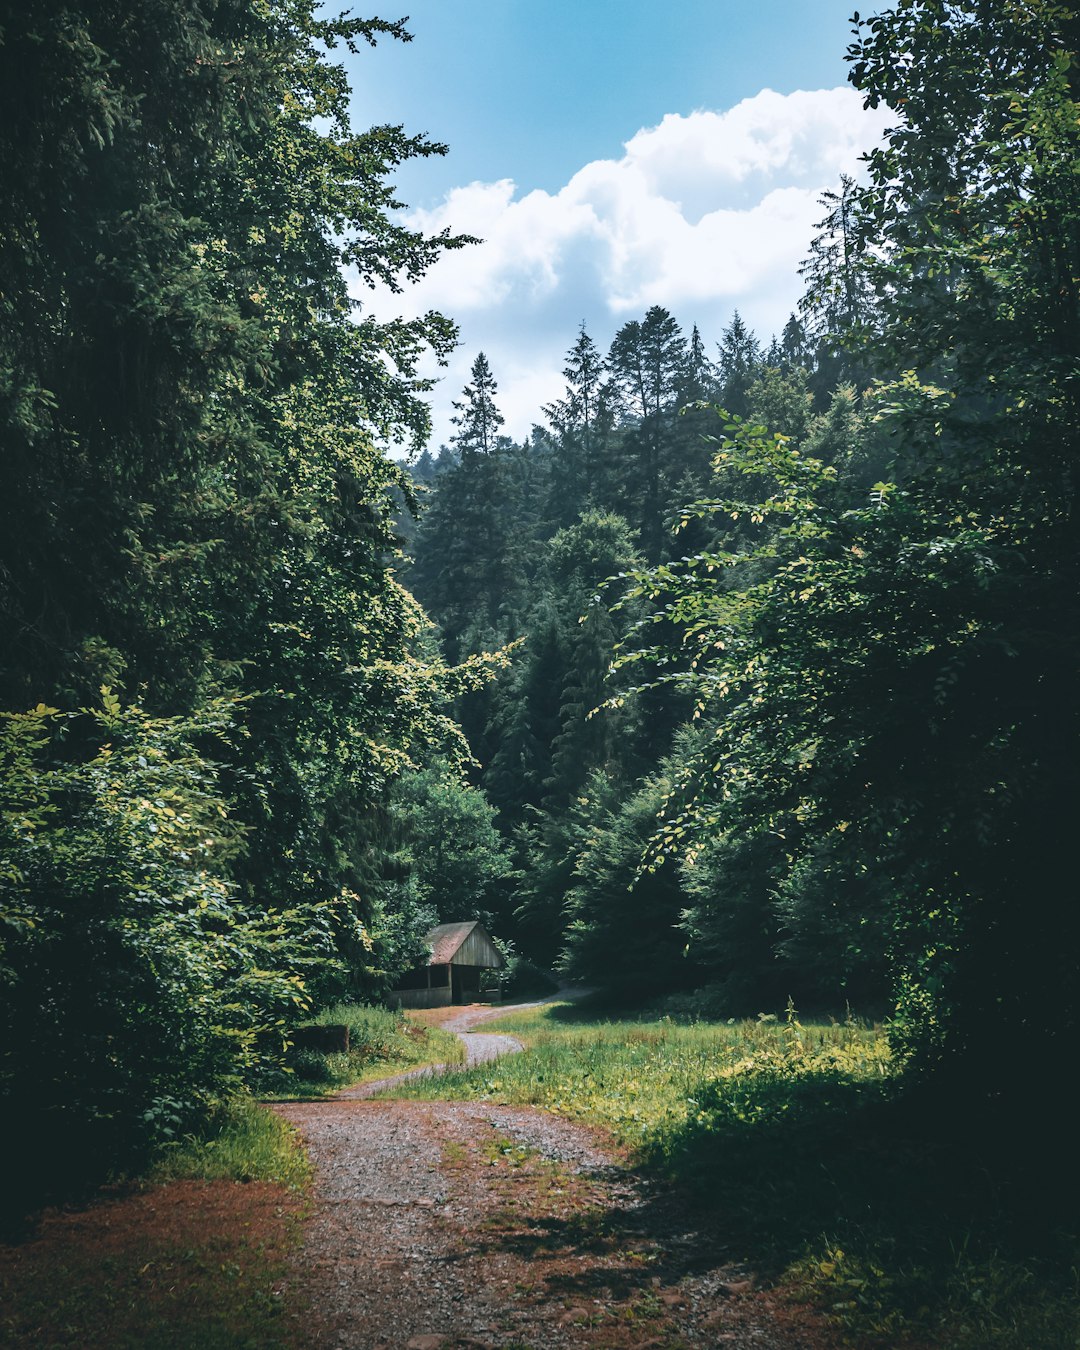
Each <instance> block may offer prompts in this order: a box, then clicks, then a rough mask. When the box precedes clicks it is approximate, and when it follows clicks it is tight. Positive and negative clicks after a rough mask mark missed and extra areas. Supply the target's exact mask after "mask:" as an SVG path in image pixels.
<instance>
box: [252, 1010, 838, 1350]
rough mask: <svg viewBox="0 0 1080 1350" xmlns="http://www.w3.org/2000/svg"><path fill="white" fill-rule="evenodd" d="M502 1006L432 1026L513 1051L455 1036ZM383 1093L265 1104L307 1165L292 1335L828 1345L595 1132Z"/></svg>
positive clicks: (447, 1348) (365, 1343) (517, 1347)
mask: <svg viewBox="0 0 1080 1350" xmlns="http://www.w3.org/2000/svg"><path fill="white" fill-rule="evenodd" d="M515 1010H516V1009H515ZM509 1011H511V1009H510V1008H508V1007H497V1008H467V1009H463V1010H462V1011H461V1012H460V1013H455V1014H453V1015H452V1016H451V1017H450V1018H449V1019H448V1020H447V1021H444V1022H443V1023H442V1025H443V1026H444V1027H445V1028H446V1029H448V1030H454V1031H456V1032H457V1033H458V1034H459V1035H461V1036H462V1038H463V1039H466V1043H467V1045H468V1047H469V1053H470V1055H475V1056H476V1057H478V1062H484V1061H486V1060H487V1059H489V1058H492V1057H493V1056H495V1055H497V1054H500V1053H506V1052H507V1051H512V1050H518V1049H520V1048H521V1047H520V1043H518V1042H516V1041H515V1040H514V1039H513V1038H512V1037H508V1036H501V1035H495V1034H492V1033H482V1032H479V1033H478V1032H474V1031H473V1030H472V1028H474V1027H476V1026H477V1025H480V1024H481V1023H483V1022H484V1021H487V1020H488V1019H490V1018H492V1017H498V1016H501V1015H502V1014H503V1013H505V1012H509ZM426 1072H431V1070H426ZM402 1076H404V1075H402ZM410 1076H411V1075H410ZM388 1081H397V1080H396V1079H395V1080H388ZM383 1086H387V1082H383V1083H381V1084H371V1083H368V1084H365V1085H364V1086H363V1087H362V1088H356V1089H352V1090H349V1091H347V1092H345V1093H341V1094H339V1095H338V1096H337V1097H336V1098H332V1099H329V1100H325V1101H319V1102H292V1103H286V1104H281V1105H279V1106H277V1107H275V1110H277V1111H279V1112H280V1113H281V1114H282V1115H283V1116H284V1117H285V1118H286V1119H288V1120H290V1121H292V1122H293V1123H294V1124H295V1125H296V1126H297V1127H298V1128H299V1129H300V1131H301V1133H302V1135H303V1137H304V1141H305V1144H306V1146H307V1148H308V1150H309V1152H310V1154H311V1157H312V1159H313V1161H314V1163H315V1167H316V1181H315V1190H314V1197H313V1200H314V1204H313V1212H312V1214H311V1216H310V1218H309V1220H308V1222H307V1224H306V1227H305V1233H304V1240H303V1245H302V1247H301V1249H300V1251H299V1253H298V1256H297V1258H296V1261H295V1264H294V1272H295V1275H294V1282H295V1286H296V1292H297V1293H298V1295H299V1297H298V1298H297V1299H295V1300H290V1302H293V1303H294V1305H295V1306H297V1308H298V1311H297V1312H296V1314H295V1325H294V1331H295V1336H296V1343H298V1344H301V1345H310V1346H313V1347H320V1350H321V1347H340V1348H341V1350H467V1348H469V1350H573V1348H574V1347H583V1348H584V1347H593V1348H594V1350H651V1348H655V1350H659V1348H660V1347H664V1348H665V1350H678V1348H679V1347H697V1346H701V1347H721V1346H722V1347H734V1348H735V1350H749V1348H750V1347H754V1350H824V1348H825V1347H827V1346H830V1345H832V1344H833V1342H832V1340H831V1338H829V1337H828V1336H827V1334H826V1333H825V1332H824V1331H823V1329H822V1328H821V1327H820V1326H819V1325H817V1324H816V1323H815V1322H814V1321H813V1319H808V1318H807V1315H806V1312H805V1310H798V1309H793V1308H790V1307H785V1306H784V1305H782V1304H780V1303H778V1302H777V1301H775V1300H774V1299H772V1298H771V1296H770V1295H769V1294H768V1293H766V1292H761V1291H756V1290H755V1289H754V1288H753V1278H752V1276H751V1274H750V1272H749V1271H747V1270H746V1269H745V1267H743V1266H742V1265H741V1264H739V1263H738V1262H737V1261H735V1260H734V1259H733V1255H734V1254H733V1253H732V1252H730V1251H728V1250H726V1249H725V1248H724V1246H723V1243H722V1241H721V1240H720V1238H719V1237H718V1235H717V1234H715V1233H711V1232H705V1231H702V1230H701V1229H700V1228H694V1227H690V1226H689V1224H688V1220H687V1217H686V1215H685V1213H684V1212H682V1207H681V1206H680V1204H679V1202H678V1201H677V1200H676V1199H675V1197H673V1196H672V1194H671V1193H670V1191H669V1190H668V1188H667V1187H666V1186H665V1185H664V1184H663V1183H660V1182H656V1181H650V1180H648V1179H646V1178H644V1177H642V1176H640V1175H638V1174H636V1173H634V1172H633V1171H631V1170H630V1169H629V1168H628V1167H627V1166H626V1165H625V1162H624V1161H623V1160H622V1159H620V1157H619V1155H618V1152H617V1150H616V1149H615V1148H614V1147H613V1145H612V1144H611V1143H610V1141H608V1140H606V1139H605V1138H604V1137H603V1136H602V1135H601V1133H600V1132H599V1131H596V1130H593V1129H591V1128H588V1127H586V1126H583V1125H579V1124H576V1123H572V1122H570V1121H567V1120H564V1119H562V1118H561V1117H558V1116H555V1115H552V1114H550V1113H549V1112H546V1111H542V1110H538V1109H534V1108H530V1107H510V1106H495V1105H491V1104H488V1103H481V1102H414V1101H373V1100H370V1094H371V1093H372V1092H376V1091H378V1090H379V1088H380V1087H383ZM305 1304H306V1305H307V1306H306V1307H305V1306H304V1305H305Z"/></svg>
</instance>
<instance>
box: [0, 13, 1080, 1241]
mask: <svg viewBox="0 0 1080 1350" xmlns="http://www.w3.org/2000/svg"><path fill="white" fill-rule="evenodd" d="M8 8H9V10H10V12H9V13H8V14H7V15H6V17H5V19H4V21H3V25H2V32H0V76H2V78H0V101H2V106H3V116H2V118H0V171H2V174H3V181H4V184H5V188H6V189H7V191H6V193H5V196H4V199H3V202H2V203H0V316H2V323H0V427H2V438H3V449H2V456H0V515H2V527H0V624H2V631H3V644H2V650H0V708H2V710H3V711H2V716H0V1043H2V1047H3V1050H2V1059H0V1092H2V1093H3V1098H4V1109H5V1112H6V1114H7V1118H8V1119H9V1120H10V1121H12V1122H14V1123H15V1126H16V1128H17V1132H18V1135H19V1144H18V1147H19V1149H20V1150H21V1153H22V1155H23V1156H25V1157H26V1158H28V1159H38V1158H45V1157H48V1159H49V1164H48V1187H51V1188H52V1189H53V1191H54V1192H55V1193H63V1192H64V1191H65V1188H68V1189H70V1187H71V1186H73V1185H75V1184H76V1183H81V1182H84V1181H86V1180H87V1179H88V1178H90V1179H94V1178H100V1177H101V1176H102V1175H104V1174H106V1173H108V1172H109V1170H110V1169H113V1170H115V1169H117V1168H124V1167H130V1166H135V1165H137V1163H138V1160H140V1159H145V1158H146V1157H148V1156H150V1155H151V1154H152V1153H153V1152H154V1151H155V1150H156V1149H160V1147H161V1145H162V1144H163V1143H164V1142H166V1141H168V1140H170V1139H172V1138H175V1137H176V1136H177V1135H179V1134H181V1133H184V1132H188V1131H195V1132H197V1131H198V1130H199V1129H200V1128H201V1127H202V1125H203V1124H204V1123H205V1121H206V1119H207V1117H208V1116H209V1114H210V1113H211V1112H212V1111H213V1109H214V1108H215V1106H216V1105H217V1104H218V1103H220V1102H221V1100H223V1099H224V1098H228V1097H229V1096H230V1095H233V1094H236V1093H238V1092H246V1091H251V1090H258V1088H259V1087H260V1085H261V1084H265V1083H266V1082H267V1081H268V1080H269V1079H270V1078H271V1077H272V1075H273V1074H274V1073H275V1072H276V1071H277V1070H278V1068H279V1067H280V1065H281V1062H282V1057H283V1054H284V1051H285V1047H286V1045H287V1042H288V1039H289V1033H290V1029H291V1028H292V1027H294V1026H295V1025H296V1024H297V1023H298V1022H299V1021H301V1020H303V1019H305V1018H307V1017H309V1016H311V1015H313V1014H316V1013H318V1012H319V1011H320V1010H321V1009H324V1008H326V1007H327V1006H329V1005H331V1004H334V1003H336V1002H338V1001H340V1000H342V999H344V998H350V999H353V1000H367V1001H378V1000H380V999H381V998H383V997H384V996H385V995H386V993H387V992H388V991H389V990H390V989H392V988H393V987H394V984H395V982H396V980H397V979H398V978H399V977H400V976H401V975H402V974H403V973H404V972H405V971H406V970H407V969H409V968H410V966H412V965H413V964H414V963H415V962H416V961H417V959H419V958H420V957H421V955H422V953H423V950H424V948H423V941H422V940H423V936H424V934H425V932H426V931H427V930H428V928H429V927H430V926H431V925H432V924H434V923H436V922H439V921H456V920H463V919H472V918H480V919H482V920H483V921H484V922H485V923H487V924H488V925H489V926H490V927H491V929H492V931H493V932H495V933H496V934H497V935H498V936H499V937H500V938H501V939H502V940H504V941H505V942H507V943H509V944H510V945H509V946H508V947H507V948H506V950H507V952H508V953H509V954H510V955H511V958H512V966H514V967H515V968H516V971H517V973H518V975H519V976H520V977H521V978H522V979H524V978H526V977H527V975H528V974H529V970H530V966H536V967H540V968H542V969H543V970H548V971H554V972H555V973H556V974H557V975H559V976H563V977H566V978H568V979H570V980H573V981H576V982H580V983H584V984H589V985H593V986H598V987H600V989H601V990H602V992H603V993H604V994H605V995H606V996H607V997H608V998H609V999H610V1000H611V1002H612V1006H618V1005H620V1004H622V1005H626V1004H628V1003H629V1004H638V1005H640V1004H641V1003H642V1002H644V1001H646V1000H653V1001H657V1000H667V1002H666V1003H664V1004H662V1005H659V1006H664V1007H666V1008H668V1009H669V1010H670V1011H671V1012H672V1013H673V1014H679V1013H688V1014H690V1015H699V1016H705V1017H710V1018H719V1019H724V1020H726V1019H728V1018H736V1017H742V1016H747V1015H754V1014H757V1013H775V1012H777V1011H782V1009H783V1008H784V1007H785V1005H789V1004H793V1005H794V1006H797V1007H798V1008H799V1009H808V1010H814V1011H817V1012H820V1013H823V1014H824V1013H830V1014H834V1015H835V1016H836V1017H838V1018H842V1017H844V1015H845V1011H846V1010H847V1011H854V1012H855V1013H866V1014H868V1015H873V1016H879V1017H883V1018H885V1019H887V1020H888V1024H889V1036H890V1039H891V1044H892V1048H893V1054H894V1055H895V1057H896V1063H897V1065H898V1066H899V1073H898V1077H897V1088H896V1093H895V1098H894V1101H893V1107H894V1110H895V1111H897V1112H899V1113H900V1114H901V1115H903V1113H904V1112H908V1113H910V1116H911V1117H913V1118H914V1117H918V1118H921V1119H933V1120H935V1121H937V1122H940V1130H941V1132H943V1133H947V1132H948V1131H950V1130H956V1131H963V1132H967V1133H969V1134H970V1136H971V1137H972V1138H974V1139H976V1140H977V1141H978V1144H979V1147H985V1148H986V1150H987V1154H988V1156H992V1155H994V1154H995V1151H997V1152H998V1154H999V1155H1000V1151H1001V1150H1006V1151H1007V1152H1008V1155H1009V1158H1010V1163H1009V1165H1008V1166H1007V1167H1006V1168H1005V1172H1006V1173H1007V1174H1008V1179H1007V1182H1006V1183H1003V1184H1005V1185H1006V1188H1007V1187H1008V1186H1009V1185H1014V1186H1015V1187H1016V1189H1017V1191H1018V1192H1020V1191H1021V1190H1022V1191H1023V1192H1024V1194H1030V1193H1031V1191H1032V1190H1033V1189H1037V1190H1038V1191H1039V1194H1040V1203H1041V1202H1046V1204H1047V1205H1049V1207H1050V1208H1051V1209H1054V1210H1055V1213H1054V1216H1053V1222H1054V1223H1056V1222H1057V1221H1058V1219H1059V1217H1060V1214H1063V1213H1065V1212H1066V1210H1067V1207H1068V1205H1069V1204H1070V1203H1071V1200H1072V1197H1073V1195H1074V1188H1075V1179H1076V1178H1075V1162H1074V1160H1073V1158H1072V1153H1073V1150H1072V1148H1071V1145H1070V1143H1069V1128H1068V1124H1067V1122H1066V1121H1065V1120H1064V1119H1063V1116H1062V1113H1061V1112H1060V1111H1058V1110H1055V1109H1050V1110H1044V1109H1043V1108H1042V1106H1041V1103H1042V1101H1043V1099H1044V1097H1045V1094H1046V1093H1047V1091H1048V1090H1050V1089H1051V1088H1052V1085H1053V1084H1054V1083H1055V1081H1056V1079H1057V1078H1058V1077H1059V1076H1060V1073H1061V1071H1062V1067H1063V1066H1064V1065H1065V1064H1067V1063H1069V1062H1071V1058H1072V1056H1071V1053H1070V1051H1071V1049H1072V1047H1073V1046H1074V1044H1075V1040H1076V1035H1077V1030H1078V1029H1077V973H1078V972H1077V952H1078V941H1077V939H1078V936H1080V935H1078V931H1077V924H1078V919H1077V907H1076V905H1075V903H1074V899H1073V896H1074V894H1075V889H1076V887H1075V880H1074V871H1075V868H1074V865H1073V858H1072V836H1071V828H1070V827H1071V821H1072V816H1073V813H1074V807H1075V802H1076V798H1077V793H1076V767H1075V766H1076V763H1077V760H1078V757H1080V756H1078V750H1080V745H1078V735H1077V732H1078V728H1077V709H1076V697H1075V683H1076V674H1077V668H1078V657H1080V653H1078V650H1077V645H1078V638H1080V622H1078V617H1080V616H1078V614H1077V604H1078V597H1080V576H1078V558H1080V550H1078V548H1077V544H1078V539H1077V529H1078V527H1077V483H1078V472H1077V463H1076V444H1077V433H1076V428H1077V426H1078V425H1080V383H1078V378H1077V372H1078V362H1080V186H1078V184H1080V179H1078V177H1077V173H1076V165H1077V162H1078V159H1080V153H1078V152H1080V119H1078V109H1080V21H1078V19H1077V17H1076V15H1075V14H1074V12H1073V7H1071V6H1069V5H1064V4H1059V3H1057V2H1056V0H1033V2H1032V3H1028V4H1025V5H1011V4H1000V3H990V0H963V3H959V4H949V5H946V4H943V3H939V2H938V0H897V3H895V4H894V5H893V6H892V7H891V8H889V9H887V10H886V11H884V12H883V13H882V14H881V15H880V16H878V17H875V18H873V19H871V20H869V21H866V22H860V23H859V24H858V25H857V28H856V37H855V40H854V42H853V45H852V47H851V50H850V52H849V60H850V78H851V81H852V83H853V85H854V86H855V88H856V89H857V90H858V91H860V93H861V94H862V96H863V98H864V99H865V100H866V101H867V103H868V104H869V105H871V106H874V107H877V106H884V107H887V108H888V110H889V112H890V114H891V121H890V126H891V130H890V131H889V132H888V134H887V136H886V138H885V140H884V142H883V143H882V144H881V145H880V146H879V147H878V148H877V149H875V150H872V151H871V152H870V153H869V155H868V157H867V159H866V163H865V172H864V173H863V175H862V176H861V177H860V178H859V179H858V180H845V181H844V184H843V186H842V189H841V190H840V191H839V192H838V193H836V194H832V195H830V196H829V197H828V198H827V199H826V201H825V202H824V203H823V206H822V212H823V219H822V224H821V227H820V233H819V235H818V237H817V239H816V241H815V242H814V244H813V246H812V248H811V251H810V254H809V256H808V258H807V261H806V263H805V265H804V269H803V274H802V275H803V281H804V283H805V298H804V300H803V302H802V304H801V305H800V307H799V309H798V311H797V313H795V314H793V315H792V317H791V319H790V321H789V322H788V323H787V325H786V327H785V328H784V329H783V331H782V332H780V333H778V334H776V335H772V334H755V333H754V332H752V331H750V329H749V328H748V327H747V325H746V324H745V323H744V322H743V320H742V318H741V317H740V316H739V314H738V313H736V312H732V314H731V316H730V321H729V322H728V324H727V325H726V327H724V328H723V330H722V331H721V332H719V333H712V334H704V333H701V332H699V331H698V329H697V328H696V327H693V326H691V327H690V328H689V329H687V327H686V326H684V325H683V324H682V323H681V322H680V320H679V318H678V317H677V316H676V315H675V314H673V313H672V312H670V311H669V310H668V309H667V308H665V307H664V306H662V305H659V304H658V305H653V306H652V307H650V308H648V309H647V310H646V312H645V313H643V314H642V315H641V316H640V317H639V318H635V319H633V320H631V321H629V322H627V323H625V324H624V325H623V326H622V327H621V328H620V329H619V331H618V332H617V333H616V334H615V336H614V339H613V341H612V342H611V344H610V346H609V347H608V348H607V350H602V349H601V348H600V347H598V345H597V344H596V342H594V340H593V338H592V337H591V336H590V325H589V321H588V318H587V317H586V320H585V322H583V323H582V325H581V327H580V329H579V331H577V332H576V333H573V332H570V333H568V334H567V335H566V364H565V369H564V371H563V375H564V379H565V388H564V392H563V394H562V396H561V397H560V398H559V399H557V400H556V401H554V402H553V403H551V404H550V405H549V406H546V407H543V408H537V409H536V415H535V428H534V430H533V432H532V435H531V436H530V437H529V438H528V439H527V440H526V441H525V442H524V443H516V442H514V441H513V440H511V439H510V438H508V437H506V436H505V435H504V434H503V432H502V428H503V426H504V421H503V416H502V413H501V412H500V408H499V391H498V374H499V353H498V352H497V351H490V352H487V353H479V354H477V356H476V358H475V361H474V363H473V366H472V372H471V378H470V381H469V383H468V385H467V386H466V388H465V389H464V390H463V391H462V393H461V395H460V398H459V401H458V402H457V404H456V408H457V414H456V421H455V432H454V435H453V436H452V437H451V438H450V439H449V444H447V445H445V446H442V447H440V448H438V449H436V448H434V447H431V446H430V445H429V444H428V442H429V439H430V413H429V410H428V407H427V404H426V402H425V395H426V394H427V393H429V392H430V388H431V386H430V383H429V382H427V381H426V380H425V379H424V378H421V376H420V375H419V374H418V372H419V370H420V369H421V368H422V366H421V360H422V357H423V356H424V355H425V354H434V356H435V357H436V358H440V357H442V358H445V356H446V355H447V354H448V353H449V352H450V350H451V349H452V347H453V345H454V343H455V340H456V333H455V329H454V325H453V322H452V316H450V317H444V316H440V315H438V314H434V313H432V314H429V315H427V316H425V317H424V318H422V319H419V320H414V321H406V320H394V321H380V320H377V319H376V318H375V317H373V314H372V312H371V311H370V310H369V309H368V307H367V305H366V303H365V302H359V303H358V302H356V301H354V300H351V299H350V290H349V278H352V280H353V281H354V282H358V284H359V285H360V287H361V289H362V288H363V287H365V286H367V287H369V288H370V287H374V286H376V285H378V286H380V287H384V288H388V289H389V290H391V291H393V290H395V289H398V288H400V287H403V286H406V285H408V284H409V283H410V282H411V281H414V280H416V279H417V278H418V277H420V276H421V275H422V274H423V273H424V272H425V270H426V269H428V268H429V267H431V266H432V265H433V264H434V262H435V261H436V260H437V259H438V258H439V257H440V255H441V254H442V253H443V252H444V251H446V250H454V249H458V248H463V247H472V246H474V243H475V241H472V240H469V239H467V238H464V237H460V236H454V235H450V234H441V235H437V236H435V237H425V236H424V235H422V234H420V233H417V232H416V231H414V230H412V229H411V228H410V227H409V226H408V225H407V224H405V223H403V216H402V214H401V211H400V209H399V208H400V206H401V204H400V203H399V202H398V201H397V200H396V197H395V190H394V188H393V186H392V182H393V177H394V173H395V171H396V170H397V169H398V168H399V166H400V165H401V164H402V163H403V162H405V161H407V160H408V159H410V158H412V157H416V156H428V155H433V154H438V153H440V151H441V150H442V149H443V147H441V146H440V145H439V144H437V143H435V142H432V141H430V140H428V139H426V138H424V137H412V136H410V135H408V134H407V133H406V132H405V131H403V130H402V129H401V128H397V127H387V126H382V127H375V128H372V129H370V130H365V131H357V130H355V129H353V128H352V127H351V126H350V125H349V119H348V97H349V91H348V86H347V82H346V80H345V76H344V73H343V71H342V69H341V67H340V65H339V64H337V62H336V59H335V52H336V51H339V50H340V49H341V48H342V47H349V46H355V45H357V44H371V45H375V44H376V43H378V42H384V41H385V42H391V41H399V40H408V33H407V31H406V29H405V27H404V24H403V22H389V21H384V20H381V19H371V20H366V19H355V18H342V19H331V18H327V17H324V16H323V11H322V10H321V8H319V7H318V6H315V5H314V4H313V3H311V0H274V3H270V4H264V3H255V0H214V2H211V0H206V2H205V3H204V2H203V0H194V2H192V0H152V2H150V3H145V4H141V5H138V6H133V5H130V4H125V3H122V2H121V0H109V2H108V3H89V0H85V2H84V0H63V3H61V4H59V5H58V6H54V7H53V8H52V10H51V12H50V13H49V14H48V15H45V14H44V13H43V12H42V11H41V10H40V8H38V7H34V6H29V7H25V8H22V9H19V10H18V11H16V10H14V9H12V8H11V7H10V6H9V7H8ZM1035 1104H1040V1105H1039V1106H1038V1109H1037V1110H1036V1109H1034V1107H1035ZM58 1158H61V1159H63V1162H64V1168H63V1169H62V1170H58V1167H57V1159H58ZM1014 1161H1015V1164H1016V1170H1015V1171H1014V1168H1013V1162H1014ZM1021 1164H1022V1167H1021ZM42 1167H44V1164H42ZM1021 1173H1022V1175H1021ZM26 1177H27V1180H26V1186H27V1195H28V1196H33V1197H38V1196H39V1195H40V1193H41V1192H42V1189H43V1187H45V1185H46V1182H45V1174H44V1171H41V1172H40V1174H39V1172H37V1171H35V1168H34V1166H28V1168H27V1172H26ZM1033 1177H1034V1178H1035V1180H1032V1178H1033ZM1058 1211H1060V1213H1059V1212H1058Z"/></svg>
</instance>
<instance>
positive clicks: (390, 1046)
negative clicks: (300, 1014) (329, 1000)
mask: <svg viewBox="0 0 1080 1350" xmlns="http://www.w3.org/2000/svg"><path fill="white" fill-rule="evenodd" d="M313 1024H314V1025H316V1026H340V1025H344V1026H347V1027H348V1028H349V1050H348V1053H342V1054H322V1053H319V1052H318V1051H314V1050H300V1051H297V1052H296V1053H295V1054H294V1055H293V1060H292V1066H291V1069H290V1071H288V1072H285V1073H281V1074H279V1075H276V1076H275V1077H273V1078H272V1079H270V1080H269V1081H268V1082H267V1083H266V1084H265V1089H264V1095H265V1096H267V1097H272V1098H274V1099H276V1100H279V1101H280V1100H292V1099H296V1098H303V1097H322V1096H326V1095H328V1094H329V1093H333V1092H336V1091H338V1090H339V1089H340V1088H343V1087H352V1086H355V1085H356V1084H359V1083H370V1082H373V1081H375V1080H377V1079H380V1078H390V1077H392V1076H393V1075H394V1074H397V1073H407V1072H408V1071H409V1070H410V1069H418V1068H421V1067H422V1066H424V1065H427V1064H460V1063H461V1062H462V1060H463V1059H464V1056H465V1051H464V1047H463V1046H462V1044H461V1042H460V1041H459V1040H458V1039H457V1037H456V1036H454V1035H452V1034H451V1033H450V1032H447V1031H442V1030H440V1029H439V1028H438V1027H429V1026H423V1025H421V1024H420V1023H419V1022H417V1021H414V1020H412V1019H411V1018H409V1017H406V1016H404V1015H403V1014H402V1013H400V1012H393V1011H390V1010H389V1009H387V1008H372V1007H368V1006H367V1005H366V1004H359V1003H339V1004H337V1005H335V1006H334V1007H332V1008H326V1009H324V1010H323V1012H321V1013H320V1014H319V1015H318V1017H316V1018H314V1019H313Z"/></svg>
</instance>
